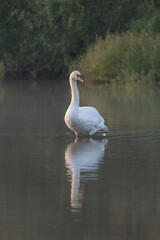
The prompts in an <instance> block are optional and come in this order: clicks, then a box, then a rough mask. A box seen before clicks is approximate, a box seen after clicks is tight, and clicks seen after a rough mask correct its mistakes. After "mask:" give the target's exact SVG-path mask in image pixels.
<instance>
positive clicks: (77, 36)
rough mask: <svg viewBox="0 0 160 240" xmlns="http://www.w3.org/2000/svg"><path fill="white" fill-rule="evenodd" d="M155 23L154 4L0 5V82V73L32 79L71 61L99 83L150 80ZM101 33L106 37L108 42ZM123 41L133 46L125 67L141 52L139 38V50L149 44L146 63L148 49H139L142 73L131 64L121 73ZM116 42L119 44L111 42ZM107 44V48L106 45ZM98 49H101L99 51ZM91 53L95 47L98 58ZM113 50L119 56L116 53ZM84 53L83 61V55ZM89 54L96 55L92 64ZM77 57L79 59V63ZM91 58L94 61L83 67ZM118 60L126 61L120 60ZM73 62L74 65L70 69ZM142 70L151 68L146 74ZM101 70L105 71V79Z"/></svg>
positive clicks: (40, 0) (81, 0) (59, 0)
mask: <svg viewBox="0 0 160 240" xmlns="http://www.w3.org/2000/svg"><path fill="white" fill-rule="evenodd" d="M159 22H160V3H159V0H148V1H146V0H135V1H132V0H105V1H104V0H100V1H95V0H32V1H30V0H23V1H19V0H14V1H13V0H7V1H6V0H1V2H0V62H1V64H0V77H1V78H2V77H3V75H4V74H5V75H6V76H8V75H11V76H15V77H17V76H22V75H23V76H24V75H29V76H33V77H37V76H41V75H42V76H43V75H46V74H47V75H51V74H53V73H54V74H55V73H56V74H62V73H68V69H69V68H70V65H71V62H73V61H75V62H74V63H73V65H74V66H77V67H76V68H78V67H79V66H80V65H81V66H82V61H83V62H86V64H88V66H89V67H87V65H86V66H84V64H83V71H82V72H83V73H84V72H85V71H84V69H88V68H89V69H92V70H93V72H94V73H95V75H94V77H95V78H97V79H102V76H103V79H105V80H109V81H111V80H112V79H114V78H116V79H124V78H125V76H127V75H128V74H129V75H134V73H135V72H136V74H137V72H138V74H140V76H149V74H150V75H151V76H153V75H156V79H157V78H158V77H159V76H158V75H159V72H157V69H158V67H159V65H158V61H159V60H158V59H159V57H158V53H156V51H159V50H158V49H159V48H156V47H158V46H159V45H158V40H159V37H158V34H159V33H160V27H159V26H160V24H159ZM127 31H132V32H136V31H137V32H138V33H136V34H137V35H136V36H137V37H138V42H137V44H136V43H135V44H134V41H135V40H136V39H135V40H134V34H131V33H126V32H127ZM145 32H146V33H147V34H148V35H149V36H146V37H147V40H146V38H145ZM107 33H110V34H111V37H110V38H109V34H107ZM125 33H126V36H125ZM106 34H107V37H106ZM105 38H106V40H104V39H105ZM123 38H124V40H125V41H127V38H128V40H129V41H130V40H131V43H130V45H132V47H136V49H135V51H134V50H133V49H132V53H129V52H128V55H129V56H128V58H129V61H130V62H132V58H133V59H134V58H136V55H134V53H133V52H137V53H138V49H137V48H141V43H142V41H143V39H145V44H144V48H147V46H149V44H151V45H153V44H154V46H153V49H154V51H155V56H154V57H153V58H152V59H151V58H150V60H148V58H147V57H145V56H144V55H145V54H147V53H148V52H150V51H151V47H149V49H148V50H147V49H145V50H144V49H143V51H142V49H141V50H140V51H141V52H143V54H142V55H143V57H142V56H141V57H140V56H139V57H138V58H139V60H137V62H138V61H140V58H143V61H145V59H146V58H147V62H148V61H150V62H151V61H153V62H152V63H145V64H144V63H143V65H145V69H143V66H139V69H140V70H137V68H138V65H137V64H136V63H135V62H134V63H132V65H135V64H136V66H132V67H129V64H127V66H128V67H129V71H128V72H126V70H125V68H124V67H123V69H121V66H124V65H125V61H127V53H126V55H125V54H124V53H123V51H122V50H123V49H124V51H129V50H130V49H131V46H129V44H128V43H126V46H122V49H121V45H123V44H122V42H123ZM97 39H100V40H97ZM117 41H120V43H116V42H117ZM152 41H153V42H152ZM105 42H106V44H105ZM107 42H108V43H109V44H110V47H109V46H107ZM114 42H115V46H114V44H113V43H114ZM140 42H141V43H140ZM94 44H95V46H94ZM155 44H156V45H155ZM102 45H103V46H104V47H105V49H102V48H101V46H102ZM111 45H112V46H111ZM91 46H92V47H91ZM93 46H94V47H93ZM96 48H99V49H100V50H101V53H100V52H99V53H98V52H97V51H98V50H97V51H96ZM117 48H118V49H119V52H117V54H116V51H117V50H118V49H117ZM88 49H89V50H88ZM107 49H110V51H111V49H113V52H112V51H111V52H110V54H111V55H112V56H110V57H106V56H107V55H106V51H107ZM92 51H93V53H92ZM86 52H87V55H86V56H87V57H86V56H85V55H84V54H85V53H86ZM144 52H145V53H144ZM94 53H96V54H97V60H96V55H94ZM100 54H102V56H100ZM135 54H136V53H135ZM81 55H83V56H84V57H82V58H81V57H80V56H81ZM91 55H92V56H93V58H94V59H91V60H92V61H91V62H89V58H90V57H89V56H91ZM124 55H125V56H124ZM122 56H124V57H125V58H126V59H125V60H123V59H122ZM79 57H80V58H81V60H80V63H79V64H76V62H77V61H79V60H78V59H79ZM104 58H105V62H104V63H103V66H102V64H101V62H102V61H103V59H104ZM82 59H83V60H82ZM118 59H119V62H118V61H117V60H118ZM93 60H94V61H93ZM110 60H111V62H110ZM96 61H97V63H96ZM154 63H155V64H156V65H155V66H154ZM149 64H151V65H149ZM98 65H99V66H100V68H101V69H102V70H103V71H102V74H101V75H102V76H100V75H99V74H100V72H101V71H100V70H99V69H98ZM146 65H147V66H146ZM94 66H95V69H94ZM116 66H117V68H116ZM148 66H151V68H150V70H148V69H149V67H148ZM89 69H88V71H90V70H89ZM106 69H109V72H108V73H107V75H106V74H105V72H106ZM114 70H115V72H114V73H113V71H114ZM88 71H87V72H88ZM119 73H120V75H119ZM87 74H88V73H87ZM96 74H97V75H96ZM109 78H111V79H109Z"/></svg>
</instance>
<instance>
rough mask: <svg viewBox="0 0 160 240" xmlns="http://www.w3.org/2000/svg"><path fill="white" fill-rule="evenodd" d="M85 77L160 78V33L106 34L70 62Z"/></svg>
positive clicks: (134, 80)
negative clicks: (84, 52)
mask: <svg viewBox="0 0 160 240" xmlns="http://www.w3.org/2000/svg"><path fill="white" fill-rule="evenodd" d="M72 69H78V70H79V71H81V72H82V73H84V74H85V76H86V78H87V80H88V81H105V82H109V83H112V82H119V83H132V84H143V85H144V84H145V85H148V84H153V83H154V82H156V83H159V82H160V35H156V36H154V37H153V36H150V35H149V34H148V33H146V32H145V31H143V32H141V33H138V32H136V31H134V32H127V33H124V34H113V35H110V34H107V36H106V38H105V40H102V39H98V40H97V41H96V43H95V45H94V47H92V48H91V47H90V48H89V49H88V51H87V53H86V54H84V55H83V56H81V57H80V58H79V59H78V60H77V61H76V62H73V63H72V65H71V69H70V70H72Z"/></svg>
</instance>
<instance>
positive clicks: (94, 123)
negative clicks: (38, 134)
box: [64, 71, 108, 136]
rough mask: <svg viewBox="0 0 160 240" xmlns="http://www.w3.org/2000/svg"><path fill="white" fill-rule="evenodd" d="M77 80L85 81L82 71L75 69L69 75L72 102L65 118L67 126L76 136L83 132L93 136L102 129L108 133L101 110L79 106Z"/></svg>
mask: <svg viewBox="0 0 160 240" xmlns="http://www.w3.org/2000/svg"><path fill="white" fill-rule="evenodd" d="M77 81H80V82H84V80H83V79H82V77H81V74H80V72H78V71H74V72H72V73H71V74H70V77H69V82H70V87H71V103H70V105H69V107H68V109H67V111H66V114H65V118H64V120H65V122H66V124H67V126H68V127H69V128H70V129H71V130H72V131H74V132H75V134H76V136H79V135H81V134H82V135H89V136H92V135H93V134H95V133H97V132H100V131H102V135H106V134H105V132H106V131H107V130H108V128H107V126H105V124H104V119H103V118H102V117H101V115H100V114H99V112H98V111H97V110H96V109H95V108H93V107H79V92H78V88H77ZM103 132H104V133H103Z"/></svg>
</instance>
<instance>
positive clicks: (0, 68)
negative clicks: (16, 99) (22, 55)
mask: <svg viewBox="0 0 160 240" xmlns="http://www.w3.org/2000/svg"><path fill="white" fill-rule="evenodd" d="M4 75H5V73H4V64H3V62H2V61H1V62H0V81H1V80H2V79H3V78H4Z"/></svg>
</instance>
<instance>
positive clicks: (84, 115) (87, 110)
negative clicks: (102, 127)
mask: <svg viewBox="0 0 160 240" xmlns="http://www.w3.org/2000/svg"><path fill="white" fill-rule="evenodd" d="M79 118H80V119H84V120H85V121H91V122H92V123H94V122H95V124H97V123H99V122H103V123H104V119H103V118H102V116H101V115H100V114H99V112H98V111H97V109H96V108H94V107H79Z"/></svg>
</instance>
